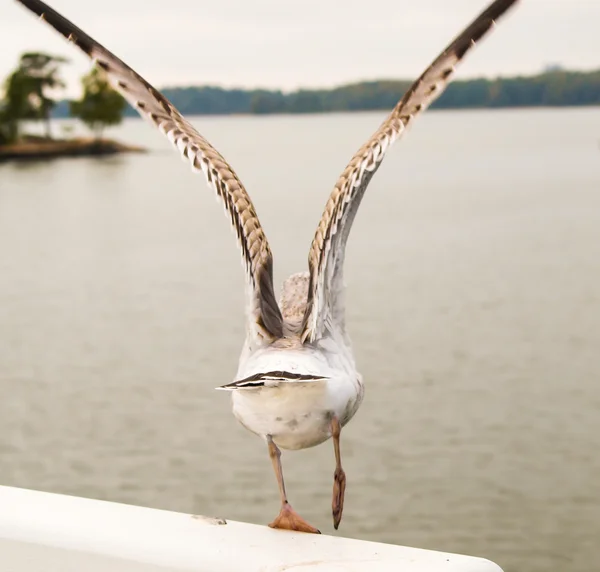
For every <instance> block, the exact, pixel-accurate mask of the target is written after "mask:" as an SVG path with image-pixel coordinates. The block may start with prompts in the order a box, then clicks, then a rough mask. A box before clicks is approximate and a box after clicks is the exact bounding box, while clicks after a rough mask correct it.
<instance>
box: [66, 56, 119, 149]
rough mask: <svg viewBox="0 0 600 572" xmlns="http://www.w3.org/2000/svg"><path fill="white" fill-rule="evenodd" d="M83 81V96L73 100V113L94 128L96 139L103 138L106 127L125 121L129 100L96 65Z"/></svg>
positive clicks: (71, 106)
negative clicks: (125, 98) (124, 113)
mask: <svg viewBox="0 0 600 572" xmlns="http://www.w3.org/2000/svg"><path fill="white" fill-rule="evenodd" d="M81 83H82V84H83V96H82V97H81V99H80V100H78V101H71V103H70V108H71V115H72V116H73V117H77V118H79V119H81V121H83V122H84V123H85V124H86V125H87V126H88V127H89V128H90V129H91V130H92V132H93V133H94V135H95V137H96V139H101V138H102V132H103V131H104V129H105V128H106V127H108V126H110V125H118V124H119V123H121V121H123V112H124V111H125V107H126V105H127V102H126V101H125V100H124V99H123V97H121V95H120V94H119V93H117V92H116V91H115V90H114V89H113V88H112V87H111V86H110V84H109V83H108V81H107V80H106V78H105V77H104V74H103V73H102V72H101V71H100V70H99V69H98V68H96V67H94V68H92V70H91V71H90V73H89V74H87V75H85V76H84V77H83V78H82V80H81Z"/></svg>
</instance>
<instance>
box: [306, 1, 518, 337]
mask: <svg viewBox="0 0 600 572" xmlns="http://www.w3.org/2000/svg"><path fill="white" fill-rule="evenodd" d="M517 1H518V0H496V1H495V2H492V3H491V4H490V5H489V6H488V7H487V8H486V9H485V10H484V11H483V12H482V13H481V14H479V16H477V18H475V20H473V22H471V24H470V25H469V26H467V27H466V28H465V29H464V30H463V31H462V32H461V33H460V34H459V35H458V36H457V37H456V38H455V39H454V40H453V41H452V42H451V43H450V44H449V45H448V46H447V47H446V49H445V50H444V51H443V52H442V53H441V54H440V55H439V56H438V57H437V58H436V59H435V60H434V61H433V63H432V64H431V65H430V66H429V67H428V68H427V69H426V70H425V71H424V72H423V74H422V75H421V76H420V77H419V78H418V79H417V80H416V81H415V82H414V83H413V84H412V86H411V87H410V88H409V89H408V91H407V92H406V93H405V94H404V96H403V97H402V99H401V100H400V101H399V102H398V104H397V105H396V107H395V108H394V109H393V110H392V112H391V113H390V115H389V116H388V117H387V118H386V119H385V121H384V122H383V123H382V124H381V126H380V127H379V129H378V130H377V131H376V132H375V133H374V134H373V135H372V136H371V138H370V139H369V140H368V141H367V142H366V143H365V144H364V145H363V146H362V147H361V148H360V149H359V150H358V151H357V153H356V154H355V155H354V156H353V157H352V159H351V161H350V163H348V165H347V167H346V168H345V170H344V172H343V173H342V174H341V175H340V177H339V179H338V181H337V183H336V184H335V187H334V189H333V191H332V192H331V195H330V196H329V199H328V201H327V204H326V205H325V210H324V212H323V215H322V217H321V221H320V222H319V226H318V227H317V231H316V233H315V236H314V239H313V242H312V245H311V248H310V252H309V258H308V264H309V271H310V279H309V291H308V304H307V308H306V313H305V315H304V321H303V327H302V340H303V341H308V342H312V341H315V340H316V339H319V338H320V337H323V336H324V335H325V334H326V331H327V330H328V329H330V328H331V327H332V326H333V324H334V323H335V324H337V325H338V326H340V327H342V328H343V327H344V307H343V299H342V295H343V283H342V267H343V262H344V255H345V247H346V241H347V238H348V234H349V232H350V228H351V227H352V223H353V221H354V217H355V216H356V212H357V210H358V207H359V205H360V202H361V200H362V198H363V196H364V193H365V191H366V189H367V186H368V184H369V182H370V180H371V178H372V177H373V175H374V174H375V172H376V171H377V169H378V168H379V166H380V165H381V162H382V161H383V158H384V156H385V153H386V151H387V150H388V149H389V148H390V147H391V145H392V144H393V143H394V141H396V140H397V139H398V138H399V137H401V136H402V135H403V134H404V132H405V131H406V129H407V127H408V126H409V125H410V124H411V123H412V122H413V120H414V119H415V118H416V117H417V116H418V115H419V114H420V113H422V112H423V111H425V109H426V108H427V107H428V106H429V105H430V104H431V103H432V102H433V101H435V100H436V99H437V98H438V97H439V96H440V95H441V94H442V92H443V91H444V89H445V88H446V86H447V85H448V83H449V82H450V79H451V77H452V74H453V73H454V69H455V66H456V65H457V64H458V63H459V62H460V61H461V60H462V58H463V57H464V56H465V54H466V53H467V52H468V51H469V50H470V49H471V48H472V47H473V46H474V45H475V43H476V42H477V41H478V40H480V39H481V38H482V37H483V36H484V35H485V34H486V33H487V32H488V31H490V29H491V28H492V27H493V26H494V24H495V21H496V20H497V19H498V18H499V17H500V16H501V15H502V14H504V12H506V11H507V10H508V9H509V8H510V7H511V6H513V5H514V4H516V2H517Z"/></svg>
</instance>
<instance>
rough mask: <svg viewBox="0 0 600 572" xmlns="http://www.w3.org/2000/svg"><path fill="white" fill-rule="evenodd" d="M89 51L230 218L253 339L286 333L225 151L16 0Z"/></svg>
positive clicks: (85, 42)
mask: <svg viewBox="0 0 600 572" xmlns="http://www.w3.org/2000/svg"><path fill="white" fill-rule="evenodd" d="M17 1H18V2H19V3H20V4H22V5H23V6H25V7H26V8H28V9H29V10H31V11H32V12H34V13H35V14H37V15H38V16H39V17H40V18H41V19H42V20H44V21H46V22H47V23H48V24H50V26H52V27H53V28H54V29H55V30H56V31H57V32H59V33H60V34H62V35H63V36H64V37H65V38H67V39H68V40H69V41H71V42H72V43H73V44H75V45H76V46H77V47H78V48H80V49H81V50H82V51H83V52H85V53H86V54H87V55H88V56H89V57H90V58H92V60H94V61H95V62H96V65H97V66H98V67H100V68H101V69H102V70H104V72H106V75H107V77H108V80H109V82H110V83H111V85H112V86H113V87H114V89H115V90H117V91H118V92H119V93H121V95H122V96H123V97H124V98H125V99H126V100H127V101H128V102H129V103H130V104H131V105H132V106H133V107H134V108H135V109H136V110H137V111H138V113H139V114H140V115H141V116H142V117H143V118H145V119H147V120H148V121H150V122H151V123H152V124H153V125H154V126H156V127H157V128H158V129H159V130H160V131H161V132H162V133H163V134H164V135H166V137H167V138H168V139H169V141H170V142H171V143H172V144H173V146H174V147H175V148H176V149H177V150H178V151H179V153H180V154H181V156H182V158H183V159H184V160H187V161H189V163H190V165H191V167H192V169H193V170H194V171H202V172H203V173H204V175H205V177H206V180H207V182H208V184H209V186H210V187H212V189H213V190H214V191H215V192H216V193H217V195H218V197H220V199H221V200H222V202H223V206H224V207H225V210H226V211H227V214H228V215H229V218H230V219H231V224H232V226H233V229H234V230H235V233H236V235H237V238H238V242H239V246H240V248H241V252H242V260H243V264H244V267H245V270H246V278H247V296H248V301H247V307H248V317H247V319H248V334H249V336H251V337H252V339H253V340H254V342H255V343H257V344H260V343H262V342H263V341H265V342H269V341H271V340H273V339H276V338H278V337H280V336H281V335H282V317H281V312H280V310H279V306H278V305H277V300H276V299H275V294H274V292H273V257H272V254H271V250H270V248H269V244H268V242H267V238H266V236H265V233H264V231H263V229H262V227H261V225H260V222H259V220H258V216H257V214H256V211H255V209H254V205H253V204H252V201H251V200H250V197H249V196H248V193H247V192H246V189H245V188H244V185H242V183H241V181H240V180H239V178H238V177H237V175H236V174H235V172H234V171H233V169H232V168H231V167H230V166H229V164H228V163H227V161H225V159H224V158H223V157H222V155H221V154H220V153H219V152H218V151H217V150H216V149H215V148H214V147H213V146H212V145H211V144H210V143H209V142H208V141H207V140H206V139H205V138H204V137H202V135H200V133H198V131H196V129H195V128H194V127H192V125H191V124H190V123H189V122H188V121H186V120H185V119H184V118H183V117H182V115H181V114H180V113H179V112H178V111H177V109H175V107H174V106H173V105H172V104H171V103H170V102H169V101H168V100H167V98H165V97H164V95H162V94H161V93H160V92H159V91H158V90H156V89H155V88H154V87H152V86H151V85H150V84H149V83H148V82H147V81H146V80H145V79H144V78H143V77H141V76H140V75H139V74H138V73H136V72H135V71H134V70H133V69H131V68H130V67H129V66H128V65H127V64H126V63H124V62H123V61H121V60H120V59H119V58H118V57H116V56H115V55H114V54H112V53H111V52H110V51H109V50H107V49H106V48H105V47H103V46H102V45H100V44H99V43H98V42H97V41H96V40H94V39H93V38H91V37H90V36H88V35H87V34H86V33H85V32H84V31H83V30H81V29H80V28H78V27H77V26H75V25H74V24H73V23H71V22H70V21H69V20H67V19H66V18H64V17H63V16H61V15H60V14H59V13H58V12H56V10H54V9H52V8H51V7H50V6H48V5H47V4H45V3H44V2H40V1H39V0H17Z"/></svg>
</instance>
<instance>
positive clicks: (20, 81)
mask: <svg viewBox="0 0 600 572" xmlns="http://www.w3.org/2000/svg"><path fill="white" fill-rule="evenodd" d="M66 61H67V60H66V59H65V58H62V57H58V56H52V55H50V54H45V53H42V52H27V53H24V54H23V55H22V56H21V58H20V60H19V64H18V66H17V68H16V69H15V70H14V71H13V72H12V73H11V74H10V75H9V76H8V77H7V78H6V81H5V82H4V99H3V101H2V105H1V108H0V124H1V125H2V137H3V138H4V139H6V140H8V141H13V140H15V139H16V138H17V137H18V135H19V123H20V122H21V121H27V120H30V121H40V120H41V121H43V122H44V125H45V131H46V137H48V138H49V139H50V138H51V137H52V132H51V128H50V113H51V111H52V109H53V108H54V106H55V105H56V101H55V100H54V99H53V98H52V97H50V95H49V93H48V92H49V91H51V90H56V89H62V88H64V87H65V84H64V82H63V81H62V79H61V78H60V76H59V66H60V64H63V63H65V62H66Z"/></svg>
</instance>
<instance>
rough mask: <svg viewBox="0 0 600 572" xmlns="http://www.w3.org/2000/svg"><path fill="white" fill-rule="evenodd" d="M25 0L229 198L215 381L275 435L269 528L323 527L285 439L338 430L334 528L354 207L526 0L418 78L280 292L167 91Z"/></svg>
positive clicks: (482, 25)
mask: <svg viewBox="0 0 600 572" xmlns="http://www.w3.org/2000/svg"><path fill="white" fill-rule="evenodd" d="M17 1H18V2H19V3H20V4H22V5H23V6H25V7H26V8H28V9H29V10H31V11H32V12H34V13H35V14H37V15H38V16H39V17H40V19H42V20H44V21H45V22H47V23H48V24H49V25H50V26H52V27H53V28H54V29H55V30H56V31H57V32H59V33H60V34H62V35H63V36H64V37H65V38H67V39H68V40H69V41H70V42H72V43H73V44H75V45H76V46H77V47H78V48H80V49H81V50H82V51H83V52H85V53H86V54H87V55H88V56H89V57H90V58H91V59H92V60H93V61H94V62H95V64H96V65H97V66H98V67H99V68H101V69H102V70H104V72H105V73H106V76H107V78H108V80H109V81H110V83H111V85H112V86H113V88H114V89H115V90H116V91H118V92H119V93H121V95H122V96H123V97H124V98H125V99H126V100H127V101H128V102H129V103H130V104H131V105H132V106H133V107H134V108H135V109H136V110H137V111H138V112H139V114H140V115H141V116H142V117H143V118H145V119H147V120H148V121H149V122H150V123H151V124H153V125H154V126H155V127H157V128H158V129H159V130H160V131H161V132H162V133H163V134H164V135H165V136H166V137H167V138H168V139H169V141H170V142H171V143H172V144H173V146H174V147H175V148H176V149H177V150H178V151H179V153H180V155H181V156H182V158H183V159H184V160H185V161H187V162H189V163H190V165H191V167H192V169H193V170H194V171H201V172H202V173H203V174H204V176H205V178H206V181H207V183H208V185H209V187H211V188H212V189H213V191H215V192H216V194H217V198H218V199H220V200H221V201H222V203H223V206H224V207H225V211H226V214H227V215H228V216H229V218H230V220H231V225H232V227H233V230H234V231H235V234H236V236H237V241H238V245H239V248H240V250H241V255H242V264H243V267H244V269H245V277H246V339H245V342H244V345H243V349H242V352H241V356H240V360H239V365H238V370H237V375H236V376H235V380H234V381H233V382H232V383H228V384H226V385H223V386H221V387H219V388H217V389H222V390H225V391H228V392H230V393H231V398H232V407H233V414H234V415H235V417H236V418H237V419H238V421H239V422H240V423H241V424H242V425H243V426H244V427H245V428H246V429H248V430H249V431H251V432H252V433H255V434H256V435H258V436H260V437H261V438H262V439H263V440H264V441H265V443H266V445H267V448H268V452H269V456H270V458H271V462H272V464H273V468H274V471H275V476H276V478H277V484H278V486H279V494H280V499H281V508H280V512H279V515H278V516H277V518H275V520H274V521H273V522H271V524H270V525H269V526H270V527H272V528H279V529H287V530H294V531H301V532H308V533H317V534H318V533H319V530H317V529H316V528H315V527H314V526H312V525H310V524H309V523H308V522H306V521H305V520H304V519H303V518H302V517H301V516H300V515H299V514H298V513H297V512H296V511H295V510H294V509H293V508H292V505H291V504H290V503H289V502H288V497H287V493H286V490H285V484H284V479H283V471H282V467H281V451H280V449H288V450H298V449H305V448H308V447H313V446H315V445H319V444H320V443H323V442H324V441H326V440H328V439H329V438H332V439H333V449H334V455H335V472H334V484H333V498H332V515H333V524H334V527H335V529H336V530H337V528H338V526H339V524H340V521H341V518H342V511H343V508H344V494H345V489H346V474H345V472H344V470H343V468H342V462H341V455H340V434H341V430H342V428H343V427H344V426H345V425H346V423H348V421H350V419H352V417H353V416H354V414H355V413H356V411H357V410H358V408H359V406H360V404H361V402H362V400H363V395H364V385H363V379H362V376H361V375H360V374H359V373H358V370H357V368H356V364H355V360H354V355H353V350H352V346H351V342H350V338H349V336H348V333H347V331H346V323H345V306H344V284H343V266H344V257H345V251H346V241H347V239H348V235H349V233H350V229H351V227H352V223H353V221H354V217H355V216H356V213H357V211H358V207H359V205H360V202H361V200H362V198H363V196H364V194H365V191H366V190H367V186H368V184H369V182H370V181H371V178H372V177H373V175H374V174H375V172H376V171H377V169H378V168H379V166H380V165H381V162H382V161H383V158H384V156H385V153H386V151H387V150H388V149H389V148H390V146H391V145H392V143H394V141H396V140H397V139H398V138H399V137H400V136H401V135H403V134H404V133H405V131H406V130H407V127H408V126H409V125H410V124H411V123H412V122H413V121H414V119H415V118H416V117H417V116H418V115H419V114H420V113H421V112H423V111H424V110H425V109H426V108H427V107H428V106H429V105H430V104H431V103H432V102H433V101H434V100H435V99H437V98H438V97H439V96H440V95H441V93H442V92H443V91H444V89H445V88H446V86H447V85H448V83H449V81H450V79H451V76H452V74H453V72H454V70H455V66H456V65H457V64H458V63H459V62H460V61H461V60H462V58H463V57H464V56H465V54H466V53H467V52H468V51H469V50H470V49H471V48H472V47H473V46H474V45H475V43H476V42H477V41H479V40H480V39H481V38H482V37H483V36H484V35H485V34H486V33H487V32H488V31H490V30H491V29H492V28H493V27H494V25H495V22H496V20H497V19H498V18H499V17H500V16H502V15H503V14H504V13H505V12H506V11H507V10H508V9H509V8H511V7H512V6H513V5H514V4H516V3H517V2H518V0H495V1H494V2H491V4H489V6H488V7H487V8H486V9H485V10H484V11H483V12H482V13H481V14H479V16H477V17H476V18H475V19H474V20H473V21H472V22H471V24H469V25H468V26H467V27H466V28H465V29H464V30H463V31H462V32H461V33H460V34H459V35H458V36H457V37H456V38H455V39H454V40H453V41H452V42H451V43H450V44H449V45H448V46H447V47H446V49H445V50H444V51H443V52H442V53H441V54H440V55H439V56H438V57H437V58H436V59H435V60H434V61H433V63H431V65H430V66H429V67H428V68H427V69H426V70H425V71H424V72H423V74H422V75H421V76H420V77H419V78H418V79H417V80H416V81H415V82H414V83H413V84H412V85H411V87H410V88H409V89H408V91H407V92H406V93H405V94H404V96H403V97H402V99H401V100H400V101H399V102H398V104H397V105H396V107H394V109H393V110H392V112H391V113H390V114H389V115H388V117H387V118H386V119H385V120H384V121H383V123H382V124H381V126H380V127H379V128H378V129H377V131H375V133H374V134H373V135H372V136H371V138H370V139H369V140H368V141H367V142H366V143H365V144H364V145H363V146H362V147H361V148H360V149H359V150H358V152H357V153H356V154H355V155H354V156H353V157H352V159H351V160H350V162H349V163H348V166H347V167H346V168H345V170H344V171H343V173H342V174H341V175H340V177H339V179H338V180H337V182H336V184H335V187H334V189H333V191H332V192H331V195H330V196H329V199H328V201H327V204H326V206H325V210H324V212H323V215H322V217H321V220H320V222H319V225H318V227H317V230H316V233H315V236H314V239H313V241H312V244H311V246H310V251H309V255H308V271H307V272H299V273H297V274H293V275H292V276H290V277H289V278H288V279H287V280H286V281H285V282H284V284H283V287H282V291H281V295H280V298H279V301H277V299H276V297H275V291H274V287H273V256H272V254H271V249H270V247H269V243H268V241H267V237H266V236H265V233H264V231H263V228H262V226H261V224H260V222H259V220H258V215H257V214H256V210H255V208H254V205H253V204H252V201H251V200H250V196H249V195H248V193H247V191H246V189H245V188H244V185H243V184H242V182H241V181H240V179H239V178H238V176H237V175H236V174H235V172H234V171H233V169H232V168H231V167H230V166H229V164H228V163H227V161H226V160H225V159H224V158H223V156H222V155H221V154H220V153H219V152H218V151H217V150H216V149H215V148H214V147H213V146H212V145H211V144H210V143H209V142H208V141H207V140H206V139H205V138H204V137H203V136H202V135H200V133H199V132H198V131H197V130H196V129H195V128H194V127H193V126H192V125H191V124H190V123H189V122H188V121H187V120H186V119H184V117H183V116H182V115H181V114H180V113H179V112H178V111H177V109H175V107H174V106H173V105H172V104H171V103H170V102H169V101H168V100H167V98H166V97H164V95H162V93H160V92H159V91H158V90H157V89H155V88H154V87H153V86H152V85H150V84H149V83H148V82H147V81H146V80H145V79H144V78H143V77H141V76H140V75H139V74H138V73H136V72H135V71H134V70H133V69H132V68H130V67H129V66H128V65H127V64H126V63H124V62H123V61H121V60H120V59H119V58H118V57H117V56H115V55H114V54H113V53H111V52H110V51H109V50H107V49H106V48H105V47H103V46H102V45H101V44H99V43H98V42H97V41H96V40H94V39H93V38H91V37H90V36H88V35H87V34H86V33H85V32H84V31H83V30H81V29H80V28H78V27H77V26H75V25H74V24H73V23H71V22H70V21H69V20H67V19H66V18H64V17H63V16H62V15H60V14H59V13H58V12H56V11H55V10H54V9H52V8H51V7H50V6H48V5H47V4H45V3H44V2H41V1H39V0H17Z"/></svg>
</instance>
